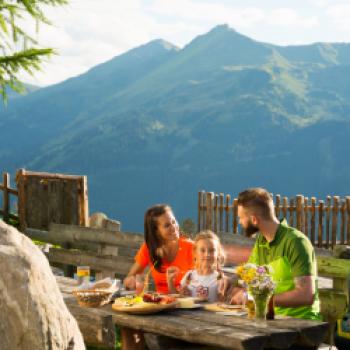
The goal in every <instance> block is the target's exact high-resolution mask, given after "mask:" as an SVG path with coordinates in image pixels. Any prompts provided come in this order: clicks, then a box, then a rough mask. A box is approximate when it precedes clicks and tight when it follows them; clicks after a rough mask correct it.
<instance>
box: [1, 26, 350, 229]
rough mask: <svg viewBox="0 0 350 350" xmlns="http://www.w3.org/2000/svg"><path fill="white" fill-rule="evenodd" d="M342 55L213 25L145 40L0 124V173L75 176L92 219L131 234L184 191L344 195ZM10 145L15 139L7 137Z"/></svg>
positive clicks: (346, 86)
mask: <svg viewBox="0 0 350 350" xmlns="http://www.w3.org/2000/svg"><path fill="white" fill-rule="evenodd" d="M349 56H350V49H349V45H348V44H321V43H320V44H314V45H309V46H293V47H288V46H287V47H280V46H276V45H271V44H267V43H259V42H257V41H254V40H252V39H250V38H247V37H245V36H243V35H241V34H239V33H237V32H235V31H234V30H232V29H230V28H229V27H227V26H225V25H224V26H218V27H215V28H214V29H213V30H211V31H210V32H209V33H207V34H205V35H202V36H199V37H197V38H195V39H194V40H193V41H192V42H191V43H189V44H188V45H187V46H186V47H184V48H183V49H181V50H180V49H178V48H176V47H174V46H172V45H171V44H169V43H166V42H164V41H161V40H158V41H154V42H151V43H149V44H146V45H144V46H142V47H139V48H136V49H133V50H131V51H129V52H127V53H125V54H123V55H121V56H118V57H116V58H114V59H113V60H111V61H109V62H107V63H105V64H102V65H99V66H97V67H95V68H93V69H91V70H90V71H89V72H87V73H86V74H83V75H81V76H79V77H76V78H72V79H69V80H67V81H65V82H63V83H61V84H57V85H54V86H51V87H48V88H45V89H41V90H40V91H37V92H34V93H32V94H30V95H28V96H25V97H22V98H20V99H16V101H11V104H10V106H9V107H8V108H6V109H4V110H1V111H0V127H1V128H0V136H1V137H0V164H1V165H2V166H3V168H4V169H6V170H13V169H15V168H18V167H26V168H28V169H34V170H40V171H55V172H67V173H77V174H87V175H88V180H89V192H90V193H89V198H90V208H91V210H92V211H96V210H99V211H104V212H106V213H107V214H108V215H109V216H111V217H115V218H118V219H119V220H121V221H122V222H123V227H124V228H125V229H127V230H141V229H142V220H143V212H144V210H145V208H146V207H147V206H149V205H152V204H154V203H156V202H169V203H170V204H171V205H173V206H174V208H175V211H176V213H177V215H178V217H179V218H184V217H188V216H190V217H192V218H193V219H195V218H196V199H197V191H198V190H202V189H205V190H210V191H216V192H226V193H227V192H228V193H232V194H237V192H238V191H240V190H242V189H243V188H245V187H248V186H266V187H268V188H269V189H270V190H271V191H272V192H274V193H281V194H283V195H294V194H296V193H304V194H306V195H314V196H321V197H322V196H325V195H327V194H339V195H345V194H348V186H347V183H348V180H347V179H348V178H349V176H350V166H349V163H348V161H347V158H348V156H347V154H348V153H349V148H350V147H349V143H348V142H347V135H349V131H350V118H349V114H350V113H349V112H350V102H349V101H350V99H349V97H350V74H349V69H350V65H349V64H348V62H350V61H349V59H348V58H349ZM14 135H16V137H14Z"/></svg>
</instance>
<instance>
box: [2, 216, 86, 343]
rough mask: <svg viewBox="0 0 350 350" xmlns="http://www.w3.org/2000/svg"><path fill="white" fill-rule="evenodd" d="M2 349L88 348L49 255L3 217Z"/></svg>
mask: <svg viewBox="0 0 350 350" xmlns="http://www.w3.org/2000/svg"><path fill="white" fill-rule="evenodd" d="M0 349H1V350H12V349H13V350H18V349H21V350H44V349H50V350H55V349H60V350H61V349H62V350H63V349H65V350H73V349H74V350H80V349H85V345H84V341H83V337H82V335H81V333H80V330H79V328H78V325H77V322H76V321H75V319H74V318H73V317H72V315H71V314H70V313H69V311H68V309H67V307H66V305H65V303H64V301H63V298H62V295H61V293H60V291H59V288H58V286H57V283H56V280H55V277H54V275H53V274H52V272H51V269H50V266H49V264H48V261H47V259H46V257H45V256H44V255H43V254H42V252H41V251H40V250H39V249H38V248H37V247H36V246H35V245H34V244H33V243H32V241H31V240H30V239H28V238H27V237H26V236H24V235H23V234H21V233H20V232H18V231H17V230H16V229H15V228H13V227H11V226H8V225H6V224H5V223H4V222H3V221H2V220H0Z"/></svg>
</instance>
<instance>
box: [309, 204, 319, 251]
mask: <svg viewBox="0 0 350 350" xmlns="http://www.w3.org/2000/svg"><path fill="white" fill-rule="evenodd" d="M315 240H316V198H315V197H311V242H312V244H315ZM318 246H319V244H318Z"/></svg>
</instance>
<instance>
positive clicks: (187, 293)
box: [180, 286, 192, 297]
mask: <svg viewBox="0 0 350 350" xmlns="http://www.w3.org/2000/svg"><path fill="white" fill-rule="evenodd" d="M180 294H181V295H184V296H186V297H190V296H192V293H191V291H190V289H189V288H188V287H187V286H183V287H181V288H180Z"/></svg>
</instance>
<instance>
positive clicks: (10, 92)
mask: <svg viewBox="0 0 350 350" xmlns="http://www.w3.org/2000/svg"><path fill="white" fill-rule="evenodd" d="M23 86H24V88H25V91H24V92H23V94H19V93H18V92H16V91H14V90H12V89H7V92H6V93H7V97H8V98H17V97H21V96H23V95H27V94H30V93H31V92H33V91H36V90H39V89H40V86H36V85H32V84H26V83H23Z"/></svg>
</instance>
